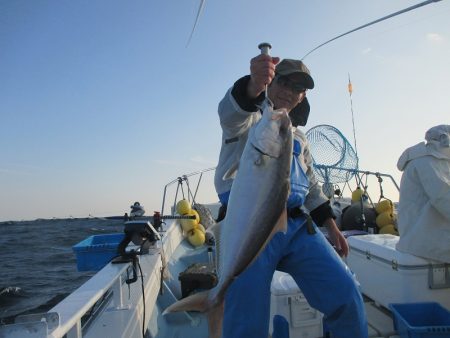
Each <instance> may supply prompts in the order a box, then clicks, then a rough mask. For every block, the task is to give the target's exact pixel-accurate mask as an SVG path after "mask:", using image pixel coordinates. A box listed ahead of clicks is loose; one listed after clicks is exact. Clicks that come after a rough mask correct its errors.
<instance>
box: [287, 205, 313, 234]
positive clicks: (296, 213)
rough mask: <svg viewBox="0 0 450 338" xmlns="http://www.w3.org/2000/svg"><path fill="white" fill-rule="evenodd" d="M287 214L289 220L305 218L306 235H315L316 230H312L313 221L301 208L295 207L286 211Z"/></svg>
mask: <svg viewBox="0 0 450 338" xmlns="http://www.w3.org/2000/svg"><path fill="white" fill-rule="evenodd" d="M287 214H288V217H289V218H298V217H301V216H305V218H306V230H307V232H308V234H310V235H314V234H315V233H316V229H315V228H314V224H313V220H312V218H311V216H310V215H309V214H307V213H306V212H304V211H303V209H302V208H301V207H295V208H290V209H287Z"/></svg>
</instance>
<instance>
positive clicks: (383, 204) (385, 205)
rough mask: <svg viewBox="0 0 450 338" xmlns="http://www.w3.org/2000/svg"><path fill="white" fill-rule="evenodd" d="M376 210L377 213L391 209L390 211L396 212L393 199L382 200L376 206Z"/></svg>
mask: <svg viewBox="0 0 450 338" xmlns="http://www.w3.org/2000/svg"><path fill="white" fill-rule="evenodd" d="M375 210H376V212H377V214H381V213H383V212H385V211H389V212H390V213H393V212H394V205H393V204H392V201H391V200H382V201H380V202H378V203H377V205H376V206H375Z"/></svg>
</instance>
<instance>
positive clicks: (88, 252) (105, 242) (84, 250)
mask: <svg viewBox="0 0 450 338" xmlns="http://www.w3.org/2000/svg"><path fill="white" fill-rule="evenodd" d="M124 237H125V234H123V233H117V234H104V235H94V236H90V237H88V238H86V239H84V240H83V241H81V242H80V243H78V244H76V245H74V246H73V247H72V250H73V251H74V252H75V254H76V256H77V269H78V271H98V270H101V269H102V268H103V267H104V266H105V265H106V264H108V263H109V261H111V259H113V258H114V257H116V256H117V255H118V253H117V247H118V246H119V243H120V242H121V241H122V239H123V238H124Z"/></svg>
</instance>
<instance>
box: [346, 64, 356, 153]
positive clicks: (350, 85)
mask: <svg viewBox="0 0 450 338" xmlns="http://www.w3.org/2000/svg"><path fill="white" fill-rule="evenodd" d="M348 94H349V95H350V110H351V111H352V124H353V140H354V142H355V153H356V157H358V148H357V147H356V131H355V118H354V115H353V100H352V94H353V85H352V82H351V80H350V73H348Z"/></svg>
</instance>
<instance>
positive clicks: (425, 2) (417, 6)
mask: <svg viewBox="0 0 450 338" xmlns="http://www.w3.org/2000/svg"><path fill="white" fill-rule="evenodd" d="M439 1H442V0H427V1H424V2H421V3H419V4H417V5H414V6H411V7H408V8H405V9H402V10H400V11H398V12H395V13H392V14H389V15H386V16H384V17H382V18H380V19H377V20H375V21H372V22H369V23H366V24H365V25H362V26H359V27H357V28H354V29H352V30H350V31H348V32H346V33H342V34H340V35H338V36H336V37H334V38H332V39H330V40H328V41H325V42H324V43H322V44H320V45H318V46H317V47H315V48H314V49H312V50H310V51H309V52H308V53H306V55H305V56H303V57H302V58H301V60H302V61H303V59H305V58H306V57H307V56H308V55H309V54H311V53H312V52H314V51H316V50H317V49H319V48H320V47H322V46H325V45H326V44H328V43H330V42H332V41H334V40H337V39H339V38H341V37H343V36H345V35H348V34H350V33H353V32H356V31H358V30H360V29H363V28H366V27H369V26H372V25H374V24H376V23H378V22H381V21H384V20H387V19H390V18H392V17H394V16H397V15H400V14H403V13H406V12H409V11H411V10H413V9H416V8H419V7H422V6H426V5H429V4H431V3H433V2H439Z"/></svg>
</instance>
